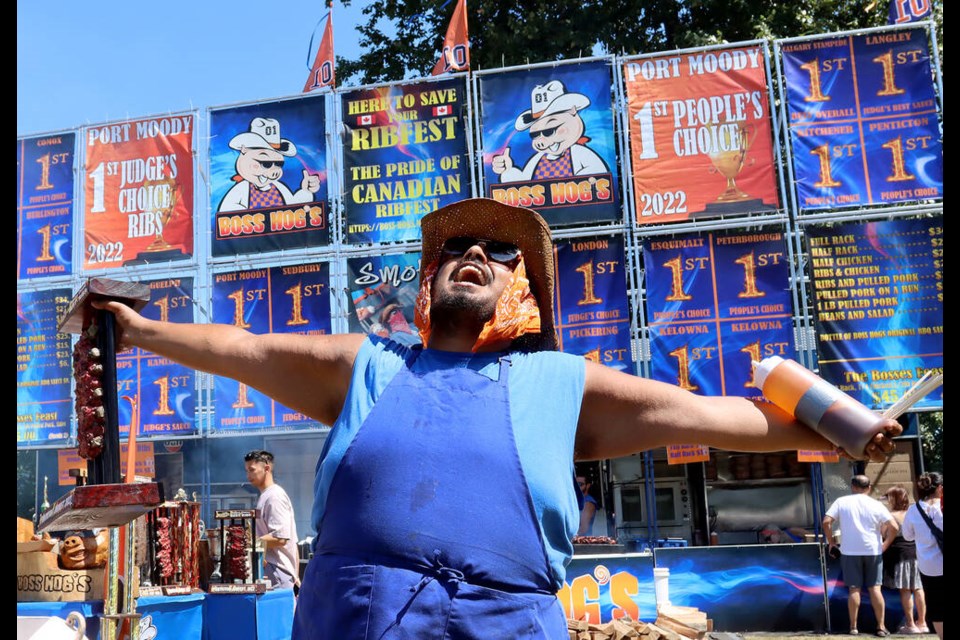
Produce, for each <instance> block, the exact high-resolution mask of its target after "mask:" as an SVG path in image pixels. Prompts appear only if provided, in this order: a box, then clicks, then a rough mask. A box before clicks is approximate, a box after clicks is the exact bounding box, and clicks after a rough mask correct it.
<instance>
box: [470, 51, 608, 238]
mask: <svg viewBox="0 0 960 640" xmlns="http://www.w3.org/2000/svg"><path fill="white" fill-rule="evenodd" d="M612 72H613V64H612V59H598V60H590V61H581V62H578V61H573V62H563V63H556V64H552V65H549V66H546V65H543V66H530V67H526V68H518V69H515V70H507V71H497V72H491V73H489V74H487V73H478V74H477V77H478V78H479V83H478V85H479V92H480V116H481V120H482V124H481V128H480V136H481V139H482V149H483V151H482V152H483V176H484V194H485V195H486V196H487V197H489V198H493V199H495V200H499V201H500V202H506V203H507V204H512V205H519V206H521V207H528V208H530V209H533V210H535V211H537V212H538V213H539V214H540V215H542V216H543V217H544V219H545V220H546V221H547V223H548V224H550V225H551V226H556V225H567V224H576V223H597V222H606V221H615V220H620V219H621V217H622V212H621V207H620V181H619V174H618V163H617V140H616V137H615V135H614V117H613V100H612V86H613V76H612Z"/></svg>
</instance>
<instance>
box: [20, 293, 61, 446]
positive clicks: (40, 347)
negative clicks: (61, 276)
mask: <svg viewBox="0 0 960 640" xmlns="http://www.w3.org/2000/svg"><path fill="white" fill-rule="evenodd" d="M72 294H73V292H72V291H71V290H70V289H51V290H47V291H35V292H23V293H18V294H17V444H18V445H20V444H42V443H46V442H49V441H55V440H66V439H67V438H69V437H70V416H71V396H70V389H71V383H72V380H73V378H72V376H71V362H72V357H71V353H70V350H71V344H70V336H69V335H68V334H63V333H57V324H58V321H59V319H60V317H61V315H62V314H63V312H64V311H65V310H66V307H67V305H68V304H69V302H70V298H71V296H72Z"/></svg>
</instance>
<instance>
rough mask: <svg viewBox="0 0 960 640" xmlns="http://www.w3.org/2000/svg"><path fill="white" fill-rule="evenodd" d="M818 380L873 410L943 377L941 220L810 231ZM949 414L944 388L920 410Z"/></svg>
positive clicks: (921, 403)
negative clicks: (933, 375)
mask: <svg viewBox="0 0 960 640" xmlns="http://www.w3.org/2000/svg"><path fill="white" fill-rule="evenodd" d="M806 240H807V246H808V251H809V255H810V262H811V266H812V277H811V282H812V283H813V289H814V292H815V295H816V312H815V316H814V319H815V321H816V329H817V355H818V362H819V367H820V376H821V377H823V378H824V379H825V380H827V381H829V382H831V383H833V384H834V385H836V386H837V387H839V388H840V389H841V390H843V391H845V392H847V393H848V394H850V395H851V396H853V397H854V398H856V399H857V400H859V401H860V402H862V403H863V404H865V405H867V406H868V407H871V408H874V409H885V408H887V407H889V406H891V405H892V404H894V403H895V402H896V401H897V400H898V399H899V398H900V397H901V396H902V395H903V393H904V392H905V391H907V390H908V389H909V388H910V387H911V386H912V385H913V384H914V383H915V382H916V381H917V380H919V379H920V378H921V377H922V376H923V375H924V374H925V373H926V372H927V371H928V370H931V369H933V370H936V371H939V372H942V371H943V253H944V248H943V216H942V215H938V216H932V217H926V218H916V219H904V218H901V219H895V220H883V221H873V222H866V223H853V224H843V225H836V226H830V227H819V226H818V227H808V228H807V229H806ZM913 408H915V409H938V410H942V409H943V387H942V386H941V387H938V388H937V389H936V390H934V391H932V392H931V393H930V394H929V395H927V397H926V398H923V399H921V400H920V401H919V402H917V403H916V404H915V405H913Z"/></svg>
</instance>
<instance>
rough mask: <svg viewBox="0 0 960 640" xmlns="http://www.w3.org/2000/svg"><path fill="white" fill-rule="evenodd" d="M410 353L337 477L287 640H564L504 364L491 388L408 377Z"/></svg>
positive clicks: (473, 381)
mask: <svg viewBox="0 0 960 640" xmlns="http://www.w3.org/2000/svg"><path fill="white" fill-rule="evenodd" d="M419 353H420V352H419V351H415V352H414V356H413V357H412V358H411V360H410V361H408V362H407V363H406V364H405V366H404V367H402V368H401V369H400V371H399V372H398V373H397V375H396V376H395V378H394V379H393V380H392V381H391V382H390V383H389V384H388V385H387V387H386V389H384V391H383V394H382V395H381V397H380V399H379V400H378V401H377V403H376V404H375V405H374V407H373V409H372V410H371V412H370V414H369V416H368V417H367V419H366V420H365V421H364V423H363V425H362V426H361V427H360V429H359V430H358V432H357V435H356V436H355V437H354V439H353V442H352V443H351V444H350V446H349V447H348V449H347V451H346V452H345V454H344V456H343V459H342V460H341V461H340V464H339V466H338V468H337V471H336V472H335V474H334V477H333V480H332V482H331V484H330V491H329V494H328V497H327V504H326V510H325V512H324V516H323V521H322V523H321V526H320V531H319V539H318V542H317V547H316V552H315V555H314V557H313V558H312V559H311V561H310V564H309V566H308V567H307V570H306V575H305V576H304V581H303V587H302V588H301V590H300V595H299V598H298V601H297V614H296V619H295V621H294V632H293V638H294V640H308V639H310V640H314V639H317V640H324V639H326V638H350V639H351V640H353V639H363V638H370V639H377V640H385V639H388V638H390V639H396V638H409V639H416V640H433V639H437V640H440V639H444V640H461V639H471V638H476V639H478V640H479V639H481V638H482V639H483V640H491V639H494V638H510V639H513V638H531V639H532V638H540V639H547V638H549V639H563V638H568V634H567V625H566V620H565V616H564V613H563V608H562V607H561V605H560V603H559V601H558V600H557V598H556V596H555V590H554V587H553V583H552V580H551V577H550V567H549V562H548V560H547V554H546V549H545V547H544V544H543V541H542V539H541V534H540V527H539V525H538V523H537V519H536V513H535V510H534V506H533V502H532V499H531V497H530V494H529V491H528V489H527V483H526V480H525V478H524V475H523V469H522V468H521V465H520V458H519V454H518V453H517V447H516V443H515V441H514V436H513V427H512V425H511V420H510V403H509V393H508V376H509V370H510V366H509V362H510V361H509V357H504V358H501V360H500V367H499V377H498V380H490V378H488V377H487V376H485V375H483V374H481V373H479V372H477V371H474V370H471V369H468V368H445V369H441V370H436V371H430V372H426V373H420V372H414V371H413V370H412V367H413V363H414V361H415V359H416V356H417V355H419ZM466 361H467V359H465V362H466Z"/></svg>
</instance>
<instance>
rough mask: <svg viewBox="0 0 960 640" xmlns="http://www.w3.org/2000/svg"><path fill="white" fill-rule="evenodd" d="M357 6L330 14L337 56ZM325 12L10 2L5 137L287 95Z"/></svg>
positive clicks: (291, 7) (320, 8)
mask: <svg viewBox="0 0 960 640" xmlns="http://www.w3.org/2000/svg"><path fill="white" fill-rule="evenodd" d="M366 4H367V2H366V0H354V2H353V5H352V6H351V7H344V6H342V5H340V4H337V5H336V6H335V7H334V20H333V23H334V46H335V48H336V53H337V55H341V56H345V57H347V58H356V57H357V56H358V55H359V54H360V47H359V45H358V43H357V41H358V39H359V36H358V35H357V34H356V33H355V31H354V27H355V25H357V24H362V23H364V22H366V17H365V16H364V15H363V14H362V12H361V11H362V8H363V6H365V5H366ZM326 11H327V9H326V6H325V3H324V0H283V1H282V2H274V3H270V2H262V1H261V2H252V1H251V0H231V2H224V1H222V0H164V2H139V1H136V0H93V1H91V2H76V1H75V0H74V1H67V0H46V1H44V2H38V1H37V0H17V136H18V137H19V136H26V135H32V134H38V133H48V132H54V131H62V130H65V129H76V128H79V127H82V126H85V125H88V124H97V123H102V122H109V121H113V120H122V119H126V118H132V117H141V116H151V115H158V114H164V113H170V112H181V111H188V110H190V109H200V110H203V109H206V108H207V107H216V106H224V105H230V104H235V103H241V102H251V101H259V100H263V99H268V98H279V97H284V96H290V95H296V94H299V93H300V91H301V90H302V89H303V83H304V81H305V80H306V78H307V73H308V67H307V65H308V62H307V58H308V48H309V45H310V38H311V35H312V34H313V32H314V29H315V28H316V32H317V33H316V36H315V37H314V48H316V47H317V46H318V45H319V43H320V37H321V35H322V32H323V24H320V25H318V24H317V23H318V21H319V20H320V19H321V18H322V17H323V16H324V15H325V14H326ZM310 61H311V62H312V57H311V60H310Z"/></svg>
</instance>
